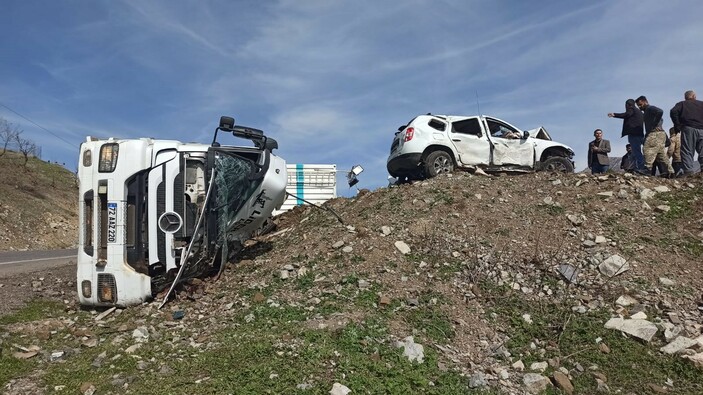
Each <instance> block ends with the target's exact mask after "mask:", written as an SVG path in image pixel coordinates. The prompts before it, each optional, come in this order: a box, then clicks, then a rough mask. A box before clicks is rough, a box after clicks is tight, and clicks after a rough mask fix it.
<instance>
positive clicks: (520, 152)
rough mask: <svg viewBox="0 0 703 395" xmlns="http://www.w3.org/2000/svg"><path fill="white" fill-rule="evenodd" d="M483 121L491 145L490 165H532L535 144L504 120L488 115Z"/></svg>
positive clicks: (533, 163) (531, 166)
mask: <svg viewBox="0 0 703 395" xmlns="http://www.w3.org/2000/svg"><path fill="white" fill-rule="evenodd" d="M485 122H486V124H485V127H486V128H487V130H489V131H490V133H489V138H490V140H491V143H492V147H493V151H492V155H491V165H493V166H504V165H515V166H525V167H530V168H533V167H534V165H535V146H534V143H533V142H532V141H531V140H530V139H525V138H522V136H523V133H522V132H520V131H519V130H517V129H516V128H515V127H513V126H511V125H509V124H507V123H505V122H502V121H499V120H497V119H493V118H488V117H486V118H485Z"/></svg>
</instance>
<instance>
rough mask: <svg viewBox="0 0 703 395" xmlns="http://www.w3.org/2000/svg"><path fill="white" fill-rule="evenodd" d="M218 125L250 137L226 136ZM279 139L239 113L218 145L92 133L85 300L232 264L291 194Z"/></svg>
mask: <svg viewBox="0 0 703 395" xmlns="http://www.w3.org/2000/svg"><path fill="white" fill-rule="evenodd" d="M218 131H223V132H229V133H232V134H233V135H234V136H235V137H238V138H240V139H244V140H246V141H249V143H248V144H250V146H239V145H220V144H219V143H218V142H217V132H218ZM240 141H241V140H240ZM252 143H253V144H252ZM276 148H278V143H277V142H276V141H275V140H274V139H272V138H270V137H266V136H265V135H264V132H262V131H261V130H258V129H253V128H249V127H243V126H238V125H237V126H235V123H234V119H233V118H231V117H222V118H221V119H220V124H219V126H218V127H217V128H216V129H215V136H214V138H213V141H212V144H210V145H207V144H197V143H181V142H178V141H171V140H154V139H149V138H142V139H126V140H122V139H113V138H110V139H107V140H98V139H95V138H91V137H88V138H87V141H86V142H84V143H83V144H81V147H80V157H79V164H78V178H79V182H80V188H79V191H80V197H79V221H80V223H79V247H78V257H77V272H78V274H77V277H78V281H77V286H78V297H79V299H80V303H81V304H83V305H91V306H128V305H133V304H138V303H141V302H143V301H145V300H148V299H150V298H152V297H153V296H154V295H156V294H157V293H158V292H160V291H162V290H164V289H166V288H167V287H169V286H173V285H175V284H176V283H178V282H179V281H182V280H184V279H187V278H192V277H195V276H198V275H202V274H204V273H206V272H208V271H216V270H218V269H220V268H222V267H224V265H225V264H226V262H227V261H228V259H229V258H231V257H232V255H233V254H234V253H236V252H238V251H239V250H240V249H241V247H242V243H243V242H244V241H245V240H246V239H247V238H249V237H250V236H251V235H252V233H253V232H255V231H256V230H257V229H259V228H260V227H261V225H262V224H263V223H264V221H266V220H267V219H268V218H269V217H270V215H271V213H272V212H273V211H274V210H276V209H278V208H280V206H281V204H282V203H283V201H284V200H285V197H286V193H285V187H286V178H287V176H286V163H285V161H284V160H283V159H281V158H279V157H278V156H276V155H274V154H273V153H272V151H273V150H274V149H276Z"/></svg>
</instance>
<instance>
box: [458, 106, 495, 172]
mask: <svg viewBox="0 0 703 395" xmlns="http://www.w3.org/2000/svg"><path fill="white" fill-rule="evenodd" d="M448 120H449V121H451V125H452V128H451V130H450V131H449V138H450V139H451V140H452V144H454V147H455V148H456V151H457V152H458V153H459V158H458V162H460V163H461V164H462V165H466V166H476V165H488V164H489V163H490V159H491V146H490V142H489V141H488V138H487V137H486V133H484V131H483V128H482V127H481V123H480V122H479V118H478V117H470V118H464V117H461V118H454V119H452V118H449V119H448Z"/></svg>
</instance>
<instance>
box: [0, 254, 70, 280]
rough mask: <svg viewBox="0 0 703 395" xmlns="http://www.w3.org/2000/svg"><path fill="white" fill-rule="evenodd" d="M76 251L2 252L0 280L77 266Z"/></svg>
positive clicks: (0, 256) (0, 255) (0, 257)
mask: <svg viewBox="0 0 703 395" xmlns="http://www.w3.org/2000/svg"><path fill="white" fill-rule="evenodd" d="M76 254H77V251H76V250H75V249H68V250H48V251H6V252H0V278H3V277H9V276H12V275H15V274H19V273H29V272H35V271H38V270H45V269H51V268H56V267H62V266H69V265H75V264H76Z"/></svg>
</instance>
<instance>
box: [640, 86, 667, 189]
mask: <svg viewBox="0 0 703 395" xmlns="http://www.w3.org/2000/svg"><path fill="white" fill-rule="evenodd" d="M635 103H636V104H637V107H639V109H640V110H642V111H644V114H643V115H642V117H643V118H644V133H645V135H644V147H643V151H644V167H645V168H646V173H649V172H651V171H652V166H653V165H654V162H655V161H660V162H661V163H664V164H666V165H667V173H666V174H662V176H670V177H673V175H674V169H673V168H672V167H671V163H669V158H668V157H667V156H666V140H667V137H666V132H665V131H664V129H663V128H662V116H664V111H663V110H662V109H661V108H659V107H655V106H653V105H651V104H649V101H648V100H647V98H646V97H644V96H640V97H638V98H637V100H635Z"/></svg>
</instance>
